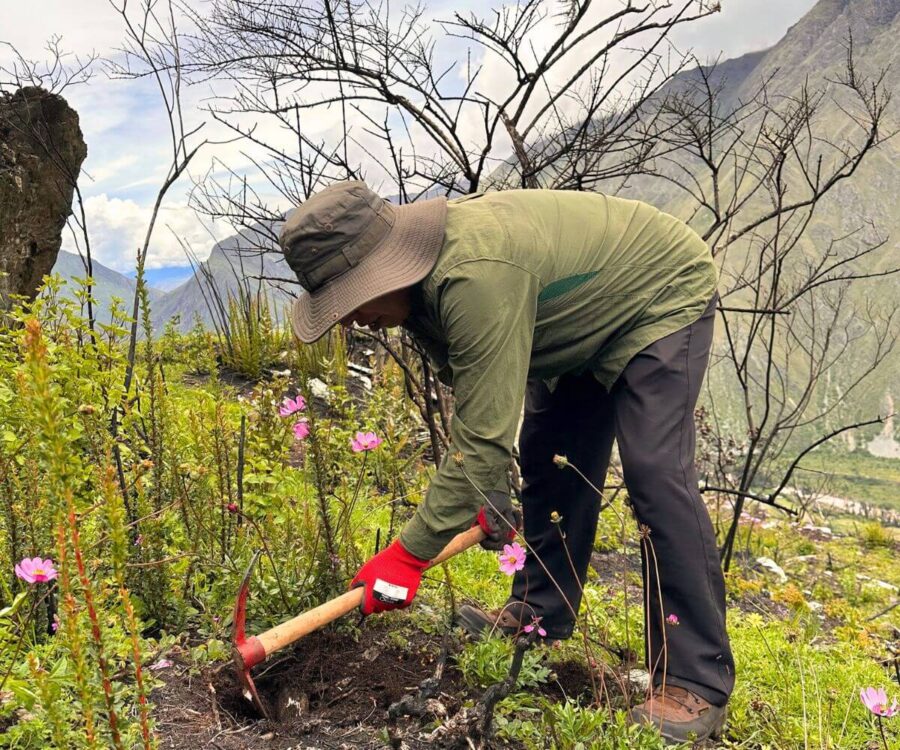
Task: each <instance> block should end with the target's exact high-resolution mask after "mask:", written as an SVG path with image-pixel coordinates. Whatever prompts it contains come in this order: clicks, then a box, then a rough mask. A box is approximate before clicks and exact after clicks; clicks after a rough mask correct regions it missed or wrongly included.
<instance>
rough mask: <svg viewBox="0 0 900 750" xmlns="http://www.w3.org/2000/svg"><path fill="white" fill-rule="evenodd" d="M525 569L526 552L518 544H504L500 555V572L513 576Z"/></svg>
mask: <svg viewBox="0 0 900 750" xmlns="http://www.w3.org/2000/svg"><path fill="white" fill-rule="evenodd" d="M524 567H525V550H524V549H523V548H522V545H520V544H519V543H518V542H513V543H512V544H504V545H503V552H501V553H500V570H502V571H503V572H504V573H506V575H508V576H511V575H512V574H513V573H515V572H516V571H517V570H522V568H524Z"/></svg>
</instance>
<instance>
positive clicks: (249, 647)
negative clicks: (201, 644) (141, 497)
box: [232, 526, 485, 719]
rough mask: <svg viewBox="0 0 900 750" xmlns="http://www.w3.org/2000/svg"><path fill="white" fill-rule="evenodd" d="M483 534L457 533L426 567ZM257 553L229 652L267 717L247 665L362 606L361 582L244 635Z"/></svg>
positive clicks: (243, 585)
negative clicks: (273, 624)
mask: <svg viewBox="0 0 900 750" xmlns="http://www.w3.org/2000/svg"><path fill="white" fill-rule="evenodd" d="M484 538H485V536H484V532H483V531H482V530H481V528H480V527H479V526H473V527H472V528H471V529H469V530H468V531H464V532H462V533H461V534H457V535H456V536H455V537H454V538H453V539H451V540H450V542H449V544H447V546H446V547H444V549H443V550H442V551H441V553H440V554H439V555H438V556H437V557H435V558H434V559H433V560H432V561H431V562H430V563H429V565H428V567H429V568H431V567H434V566H435V565H438V564H440V563H442V562H444V561H445V560H449V559H450V558H451V557H453V556H454V555H458V554H459V553H460V552H463V551H465V550H467V549H469V547H472V546H474V545H476V544H478V543H479V542H481V541H482V540H483V539H484ZM258 557H259V553H257V554H256V555H254V556H253V559H252V560H251V561H250V565H249V566H247V572H246V573H245V574H244V579H243V581H241V587H240V589H238V595H237V599H236V600H235V603H234V619H233V624H232V640H233V645H234V649H233V652H232V653H233V657H234V666H235V669H236V671H237V675H238V679H239V680H240V682H241V685H242V686H243V688H244V691H243V692H244V697H245V698H246V699H247V700H249V701H250V702H251V703H252V704H253V706H254V708H255V709H256V710H257V711H258V712H259V713H260V714H261V715H262V716H264V717H265V718H267V719H268V718H270V716H269V712H268V711H267V710H266V707H265V705H264V704H263V702H262V701H261V700H260V697H259V693H257V692H256V685H254V684H253V678H252V677H251V676H250V669H251V668H252V667H254V666H256V665H257V664H259V663H260V662H263V661H265V659H266V657H268V656H269V655H270V654H273V653H275V652H276V651H279V650H280V649H283V648H285V647H286V646H290V645H291V644H292V643H294V642H296V641H298V640H299V639H300V638H302V637H303V636H305V635H308V634H309V633H311V632H312V631H314V630H318V629H319V628H321V627H322V626H323V625H327V624H328V623H329V622H332V621H333V620H336V619H337V618H338V617H341V616H343V615H346V614H347V613H348V612H352V611H353V610H354V609H356V608H357V607H359V606H361V605H362V603H363V597H364V590H363V588H362V587H361V586H360V587H358V588H355V589H351V590H350V591H348V592H347V593H345V594H341V595H340V596H337V597H335V598H334V599H331V600H329V601H327V602H325V603H324V604H320V605H319V606H318V607H314V608H313V609H311V610H309V611H307V612H304V613H303V614H300V615H297V616H296V617H294V618H293V619H291V620H288V621H287V622H283V623H281V624H280V625H276V626H275V627H274V628H272V629H271V630H267V631H266V632H264V633H260V634H259V635H254V636H251V637H250V638H247V637H246V635H245V633H244V626H245V624H246V620H247V595H248V594H249V592H250V576H251V575H252V573H253V566H254V565H255V564H256V560H257V558H258Z"/></svg>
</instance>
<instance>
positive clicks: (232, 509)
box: [225, 503, 240, 513]
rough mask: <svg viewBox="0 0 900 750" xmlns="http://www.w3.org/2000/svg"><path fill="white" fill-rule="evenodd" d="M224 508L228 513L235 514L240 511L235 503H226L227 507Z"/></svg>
mask: <svg viewBox="0 0 900 750" xmlns="http://www.w3.org/2000/svg"><path fill="white" fill-rule="evenodd" d="M225 507H226V508H227V510H228V512H229V513H237V512H238V511H240V508H238V506H237V503H228V505H226V506H225Z"/></svg>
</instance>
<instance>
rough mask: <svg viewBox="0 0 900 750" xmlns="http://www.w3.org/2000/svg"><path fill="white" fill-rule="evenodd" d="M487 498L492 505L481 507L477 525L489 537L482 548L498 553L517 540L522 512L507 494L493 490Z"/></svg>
mask: <svg viewBox="0 0 900 750" xmlns="http://www.w3.org/2000/svg"><path fill="white" fill-rule="evenodd" d="M487 498H488V500H489V501H490V503H486V504H485V505H482V506H481V510H479V511H478V518H477V520H476V524H477V525H478V526H481V530H482V531H483V532H484V533H485V536H486V537H487V538H486V539H484V540H482V542H481V546H482V547H484V549H489V550H493V551H495V552H497V551H500V550H502V549H503V545H505V544H509V543H510V542H512V540H513V539H515V538H516V532H517V531H518V530H519V529H521V528H522V512H521V511H520V510H519V509H518V508H516V507H514V506H513V504H512V500H511V499H510V497H509V493H507V492H499V491H497V490H493V491H492V492H488V493H487ZM473 525H475V524H473Z"/></svg>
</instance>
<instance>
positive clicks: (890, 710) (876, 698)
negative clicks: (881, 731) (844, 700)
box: [859, 687, 900, 719]
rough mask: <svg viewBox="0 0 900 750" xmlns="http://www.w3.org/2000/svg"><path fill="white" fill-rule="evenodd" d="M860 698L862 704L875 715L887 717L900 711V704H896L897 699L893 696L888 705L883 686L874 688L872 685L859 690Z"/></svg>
mask: <svg viewBox="0 0 900 750" xmlns="http://www.w3.org/2000/svg"><path fill="white" fill-rule="evenodd" d="M859 697H860V700H862V702H863V705H864V706H865V707H866V708H868V709H869V710H870V711H871V712H872V713H873V714H875V715H876V716H883V717H884V718H886V719H889V718H890V717H892V716H896V715H897V714H898V713H900V706H898V705H897V699H896V698H894V700H893V702H892V703H891V705H890V706H888V697H887V693H886V692H885V690H884V688H878V689H875V688H873V687H869V688H866V689H865V690H860V691H859Z"/></svg>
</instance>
